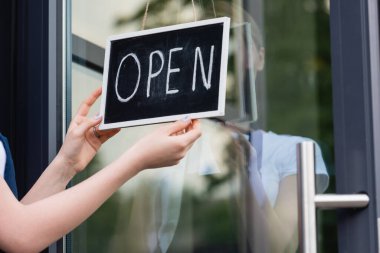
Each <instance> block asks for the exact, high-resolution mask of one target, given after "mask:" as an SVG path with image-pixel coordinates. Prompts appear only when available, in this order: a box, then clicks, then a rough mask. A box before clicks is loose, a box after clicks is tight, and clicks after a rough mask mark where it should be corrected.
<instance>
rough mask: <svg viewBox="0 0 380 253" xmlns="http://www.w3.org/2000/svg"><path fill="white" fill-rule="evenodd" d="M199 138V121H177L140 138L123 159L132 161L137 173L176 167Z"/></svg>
mask: <svg viewBox="0 0 380 253" xmlns="http://www.w3.org/2000/svg"><path fill="white" fill-rule="evenodd" d="M200 136H201V129H200V123H199V120H190V119H186V120H179V121H177V122H174V123H172V124H169V125H165V126H163V127H161V128H159V129H157V130H156V131H154V132H152V133H151V134H148V135H147V136H145V137H144V138H142V139H141V140H140V141H138V142H137V143H136V144H135V145H133V146H132V148H131V149H130V150H129V151H128V152H126V153H125V156H126V157H125V159H126V161H130V160H131V159H133V160H134V161H135V163H136V165H137V167H138V171H141V170H143V169H148V168H158V167H167V166H172V165H176V164H178V163H179V161H180V160H181V159H182V158H183V157H184V156H185V155H186V152H187V151H188V150H189V149H190V148H191V146H192V145H193V143H194V142H195V141H196V140H197V139H198V138H199V137H200Z"/></svg>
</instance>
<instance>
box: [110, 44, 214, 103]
mask: <svg viewBox="0 0 380 253" xmlns="http://www.w3.org/2000/svg"><path fill="white" fill-rule="evenodd" d="M182 50H183V48H182V47H176V48H172V49H170V50H169V52H168V58H169V59H168V61H167V64H166V66H167V72H166V84H165V87H166V89H165V93H166V94H176V93H178V92H179V90H178V89H176V88H175V87H172V86H171V85H170V77H171V75H173V74H179V73H180V72H181V69H180V68H179V66H172V58H173V57H175V54H179V53H180V52H181V51H182ZM194 55H195V56H194V68H193V81H192V84H189V85H192V86H191V88H192V91H193V92H194V91H195V90H196V80H197V73H198V72H199V71H198V66H199V68H200V73H201V77H202V83H203V86H204V87H205V88H206V90H209V89H210V88H211V81H212V80H211V79H212V70H213V63H214V45H212V46H211V48H210V54H209V55H210V59H209V62H208V70H207V74H206V69H205V65H206V64H205V63H204V60H203V56H202V50H201V48H200V47H196V48H195V51H194ZM128 58H131V59H132V60H133V62H134V64H136V66H137V70H138V71H137V74H138V76H137V81H136V83H135V84H134V85H135V86H134V87H135V88H134V90H133V92H132V94H131V95H129V96H128V97H122V96H121V95H120V93H119V78H120V70H121V69H122V68H121V66H122V64H123V63H124V62H125V61H126V60H127V59H128ZM153 62H158V63H159V64H158V65H157V64H153ZM132 64H133V63H132ZM164 66H165V56H164V54H163V52H161V51H160V50H156V51H153V52H151V53H150V54H149V66H148V77H147V83H146V87H147V88H146V97H147V98H149V97H150V95H151V94H150V90H151V82H152V80H153V79H154V78H156V77H158V76H159V75H160V74H162V71H163V69H164ZM140 80H141V63H140V60H139V58H138V56H137V55H136V54H134V53H130V54H128V55H126V56H125V57H124V58H123V59H122V60H121V62H120V64H119V67H118V70H117V74H116V80H115V92H116V95H117V99H118V100H119V101H120V102H122V103H126V102H128V101H130V100H131V99H132V98H133V97H134V96H135V94H136V92H137V90H138V89H139V86H140Z"/></svg>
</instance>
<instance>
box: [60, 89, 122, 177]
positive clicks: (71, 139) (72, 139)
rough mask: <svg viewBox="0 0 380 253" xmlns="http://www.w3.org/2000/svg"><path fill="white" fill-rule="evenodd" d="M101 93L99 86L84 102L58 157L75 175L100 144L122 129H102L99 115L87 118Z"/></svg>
mask: <svg viewBox="0 0 380 253" xmlns="http://www.w3.org/2000/svg"><path fill="white" fill-rule="evenodd" d="M101 93H102V89H101V88H98V89H96V90H95V91H94V92H93V93H92V94H91V96H89V97H88V98H87V99H86V100H85V101H83V102H82V104H81V106H80V107H79V110H78V112H77V114H76V115H75V117H74V118H73V120H72V121H71V123H70V126H69V129H68V131H67V135H66V138H65V141H64V143H63V145H62V148H61V150H60V151H59V153H58V157H59V158H60V159H61V161H63V163H65V167H68V169H70V170H71V173H72V174H73V175H75V174H76V173H78V172H80V171H82V170H83V169H84V168H85V167H86V166H87V164H88V163H89V162H90V161H91V160H92V158H93V157H94V156H95V154H96V152H97V151H98V150H99V148H100V146H101V145H102V144H103V143H104V142H106V141H107V140H108V139H109V138H111V137H112V136H114V135H115V134H117V133H118V132H119V131H120V129H112V130H104V131H100V130H98V129H97V126H98V125H99V124H100V122H101V120H102V118H101V117H99V116H98V117H95V118H91V119H90V118H87V114H88V112H89V111H90V108H91V106H92V105H93V104H94V103H95V101H96V100H97V99H98V97H99V96H100V95H101Z"/></svg>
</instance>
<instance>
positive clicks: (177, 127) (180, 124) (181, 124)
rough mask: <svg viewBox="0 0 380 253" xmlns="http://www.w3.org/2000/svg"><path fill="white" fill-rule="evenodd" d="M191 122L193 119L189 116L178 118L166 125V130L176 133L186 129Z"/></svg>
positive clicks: (172, 133)
mask: <svg viewBox="0 0 380 253" xmlns="http://www.w3.org/2000/svg"><path fill="white" fill-rule="evenodd" d="M190 124H191V120H190V119H189V118H187V119H186V118H185V119H183V120H178V121H176V122H174V123H172V124H170V125H168V126H165V131H166V133H167V134H169V135H176V133H178V132H181V131H183V130H186V128H187V127H189V126H190Z"/></svg>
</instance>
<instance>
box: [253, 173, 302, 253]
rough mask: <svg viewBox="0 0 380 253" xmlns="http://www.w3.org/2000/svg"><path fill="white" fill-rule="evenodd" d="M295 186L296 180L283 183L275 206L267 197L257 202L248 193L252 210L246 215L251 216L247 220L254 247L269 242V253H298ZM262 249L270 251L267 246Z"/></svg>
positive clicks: (290, 179) (286, 180)
mask: <svg viewBox="0 0 380 253" xmlns="http://www.w3.org/2000/svg"><path fill="white" fill-rule="evenodd" d="M294 184H295V182H294V178H293V177H291V178H287V179H285V180H284V181H283V182H281V184H280V187H279V194H278V196H277V200H276V204H275V206H272V204H271V203H270V202H269V200H268V198H265V199H264V201H262V202H258V201H257V199H256V195H255V194H254V193H253V192H252V191H251V190H248V202H247V204H248V208H249V210H248V212H247V213H248V215H250V216H252V217H247V218H248V221H249V230H250V235H251V236H250V238H251V240H254V241H252V245H254V247H258V245H260V244H261V243H268V242H270V252H274V253H275V252H295V250H296V248H297V247H296V246H295V243H296V242H297V240H296V239H295V235H296V232H297V213H296V206H297V196H296V192H295V186H294ZM259 203H260V204H259ZM257 235H260V236H262V237H260V240H259V241H257V239H258V237H257ZM262 247H263V248H267V247H268V245H262ZM258 248H260V247H258ZM291 249H294V250H293V251H292V250H291ZM259 251H260V250H259Z"/></svg>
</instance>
